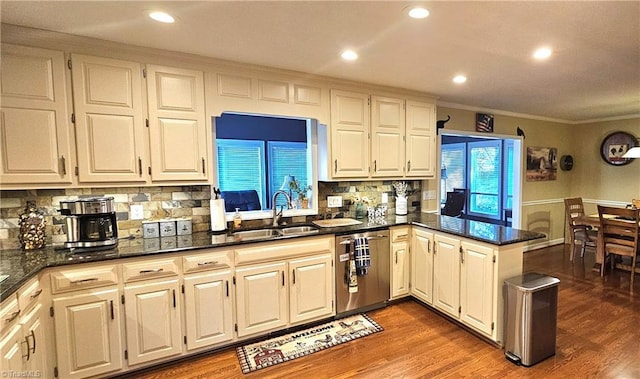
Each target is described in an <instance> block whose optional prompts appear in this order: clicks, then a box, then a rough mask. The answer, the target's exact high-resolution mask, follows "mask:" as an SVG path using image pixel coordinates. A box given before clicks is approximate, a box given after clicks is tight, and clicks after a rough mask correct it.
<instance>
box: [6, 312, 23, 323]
mask: <svg viewBox="0 0 640 379" xmlns="http://www.w3.org/2000/svg"><path fill="white" fill-rule="evenodd" d="M19 315H20V310H19V309H18V310H17V311H15V312H13V313H12V314H11V316H9V318H5V319H4V321H5V322H11V321H13V320H15V319H16V317H18V316H19Z"/></svg>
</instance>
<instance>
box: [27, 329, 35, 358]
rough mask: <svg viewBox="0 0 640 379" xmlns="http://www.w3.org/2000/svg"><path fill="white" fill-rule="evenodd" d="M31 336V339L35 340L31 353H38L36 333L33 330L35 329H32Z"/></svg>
mask: <svg viewBox="0 0 640 379" xmlns="http://www.w3.org/2000/svg"><path fill="white" fill-rule="evenodd" d="M30 336H31V339H32V340H33V348H32V349H31V353H32V354H35V353H36V334H35V333H34V332H33V329H32V330H31V334H30ZM27 337H29V336H27ZM28 348H29V343H27V349H28Z"/></svg>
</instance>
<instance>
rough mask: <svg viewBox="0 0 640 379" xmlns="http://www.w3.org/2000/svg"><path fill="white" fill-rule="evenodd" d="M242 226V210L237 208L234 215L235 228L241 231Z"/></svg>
mask: <svg viewBox="0 0 640 379" xmlns="http://www.w3.org/2000/svg"><path fill="white" fill-rule="evenodd" d="M241 226H242V216H240V208H236V213H234V214H233V228H234V229H239V228H240V227H241Z"/></svg>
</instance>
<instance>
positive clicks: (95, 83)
mask: <svg viewBox="0 0 640 379" xmlns="http://www.w3.org/2000/svg"><path fill="white" fill-rule="evenodd" d="M71 62H72V65H71V66H72V77H73V99H74V106H75V124H76V138H77V151H78V165H77V167H78V180H79V181H80V182H141V183H144V182H145V181H146V180H147V176H146V175H145V174H144V173H143V167H146V166H148V164H149V162H148V159H147V157H146V154H145V143H144V138H145V134H144V133H145V130H144V128H145V119H144V110H143V107H142V106H143V101H142V88H143V87H142V67H141V65H140V64H139V63H134V62H127V61H119V60H114V59H107V58H99V57H90V56H85V55H76V54H73V55H72V58H71Z"/></svg>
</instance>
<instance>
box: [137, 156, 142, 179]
mask: <svg viewBox="0 0 640 379" xmlns="http://www.w3.org/2000/svg"><path fill="white" fill-rule="evenodd" d="M138 176H140V177H142V158H140V157H138Z"/></svg>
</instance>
